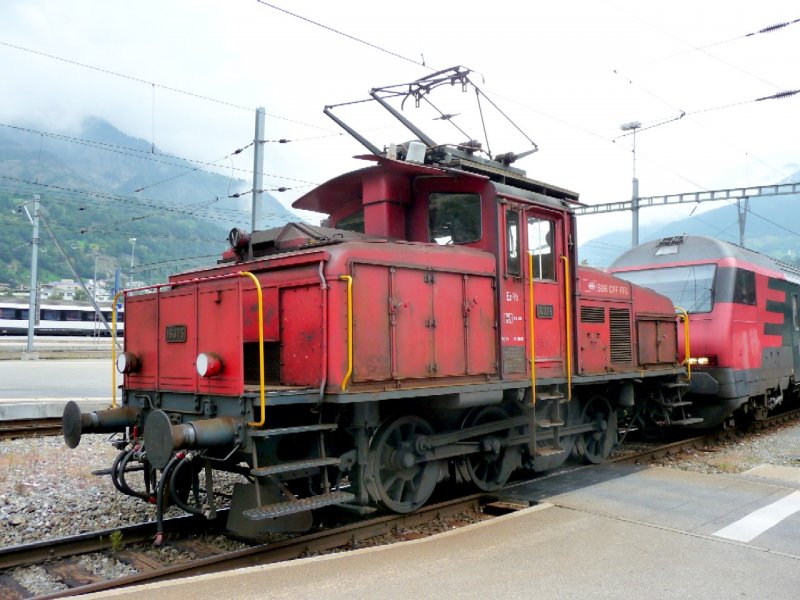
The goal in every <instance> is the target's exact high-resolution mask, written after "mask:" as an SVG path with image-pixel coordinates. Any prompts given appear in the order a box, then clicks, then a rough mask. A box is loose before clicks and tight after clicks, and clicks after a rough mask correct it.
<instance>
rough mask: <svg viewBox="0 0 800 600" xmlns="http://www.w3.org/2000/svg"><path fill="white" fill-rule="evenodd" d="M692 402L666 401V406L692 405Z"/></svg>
mask: <svg viewBox="0 0 800 600" xmlns="http://www.w3.org/2000/svg"><path fill="white" fill-rule="evenodd" d="M691 405H692V403H691V402H664V408H677V407H679V406H691Z"/></svg>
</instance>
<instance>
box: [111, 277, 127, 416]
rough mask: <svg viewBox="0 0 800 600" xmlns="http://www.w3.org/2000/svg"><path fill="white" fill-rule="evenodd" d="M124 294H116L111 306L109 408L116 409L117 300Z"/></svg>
mask: <svg viewBox="0 0 800 600" xmlns="http://www.w3.org/2000/svg"><path fill="white" fill-rule="evenodd" d="M124 293H125V291H124V290H120V291H119V292H117V294H116V295H115V296H114V304H113V305H112V306H111V408H117V300H119V297H120V296H121V295H122V294H124Z"/></svg>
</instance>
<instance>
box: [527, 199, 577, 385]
mask: <svg viewBox="0 0 800 600" xmlns="http://www.w3.org/2000/svg"><path fill="white" fill-rule="evenodd" d="M523 216H524V226H523V240H524V241H523V244H524V246H523V247H524V249H525V251H524V256H523V263H524V264H523V270H524V273H525V277H526V282H529V281H530V278H531V277H532V278H533V293H532V294H531V290H530V286H528V289H527V290H526V306H527V307H528V310H527V312H526V323H528V330H529V332H530V323H529V319H530V314H531V313H533V318H534V336H535V337H534V342H535V343H534V346H535V352H536V357H535V363H536V377H537V378H542V377H563V376H565V375H566V368H567V365H566V348H567V332H566V319H567V316H566V314H567V307H566V299H565V292H566V276H565V271H564V266H565V264H566V263H565V261H564V260H563V257H564V256H565V255H566V243H565V239H564V238H565V222H564V215H563V213H558V212H554V211H547V210H544V209H542V208H540V207H530V208H528V209H527V210H525V211H524V213H523ZM531 269H532V271H533V272H532V273H531ZM531 296H532V298H531ZM531 300H532V302H533V310H531V308H530V303H531ZM528 337H530V334H529V335H528Z"/></svg>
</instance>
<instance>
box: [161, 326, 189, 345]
mask: <svg viewBox="0 0 800 600" xmlns="http://www.w3.org/2000/svg"><path fill="white" fill-rule="evenodd" d="M166 337H167V343H169V344H182V343H184V342H186V325H167V336H166Z"/></svg>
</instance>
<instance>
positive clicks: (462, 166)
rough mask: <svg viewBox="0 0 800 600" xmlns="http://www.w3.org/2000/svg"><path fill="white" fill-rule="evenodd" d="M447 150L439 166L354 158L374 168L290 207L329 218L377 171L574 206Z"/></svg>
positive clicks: (574, 197)
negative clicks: (473, 183) (467, 182)
mask: <svg viewBox="0 0 800 600" xmlns="http://www.w3.org/2000/svg"><path fill="white" fill-rule="evenodd" d="M448 150H450V151H449V152H447V153H445V155H444V159H445V160H444V161H443V162H436V163H433V164H420V163H414V162H409V161H406V160H397V159H391V158H386V157H382V156H374V155H371V154H369V155H363V156H358V157H356V158H360V159H363V160H370V161H376V162H377V163H378V164H377V165H374V166H369V167H365V168H363V169H357V170H355V171H350V172H349V173H344V174H342V175H339V176H337V177H334V178H333V179H330V180H328V181H326V182H325V183H323V184H322V185H319V186H317V187H316V188H314V189H313V190H311V191H310V192H308V193H307V194H305V195H304V196H301V197H300V198H298V199H297V200H296V201H295V202H294V203H293V204H292V206H293V207H294V208H299V209H303V210H311V211H315V212H320V213H325V214H331V213H332V212H333V211H334V210H335V209H336V208H337V207H339V206H341V205H342V204H343V203H345V202H347V201H348V200H352V199H353V198H360V197H361V193H362V192H361V190H362V182H363V180H364V178H365V177H368V176H369V175H370V174H372V173H378V172H380V171H386V172H390V173H396V174H402V175H405V176H407V177H409V178H413V177H418V176H424V177H428V178H430V177H442V178H454V177H455V178H459V177H463V178H472V179H482V180H490V181H492V182H493V183H494V185H495V188H496V189H497V192H498V193H499V194H502V195H507V196H516V197H519V198H525V199H528V200H533V201H536V202H539V203H542V204H546V205H550V206H553V207H557V208H559V209H562V210H563V209H564V208H567V209H568V208H569V204H578V193H577V192H572V191H569V190H567V189H564V188H560V187H557V186H554V185H550V184H547V183H543V182H541V181H537V180H535V179H531V178H529V177H527V176H526V175H525V172H524V171H522V170H520V169H516V168H512V167H506V166H504V165H501V164H500V163H492V164H489V163H490V162H491V161H485V160H481V159H479V158H476V157H467V156H462V155H463V154H464V153H461V152H458V151H456V150H452V149H448Z"/></svg>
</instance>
